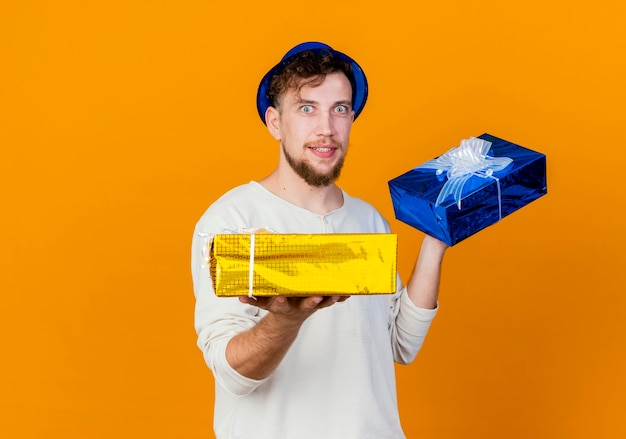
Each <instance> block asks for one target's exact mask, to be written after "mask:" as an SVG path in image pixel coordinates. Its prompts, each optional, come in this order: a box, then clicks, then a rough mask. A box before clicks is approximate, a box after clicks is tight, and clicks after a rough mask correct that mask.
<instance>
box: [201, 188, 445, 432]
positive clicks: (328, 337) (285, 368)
mask: <svg viewBox="0 0 626 439" xmlns="http://www.w3.org/2000/svg"><path fill="white" fill-rule="evenodd" d="M343 196H344V205H343V206H342V207H341V208H339V209H337V210H334V211H332V212H330V213H328V214H325V215H319V214H316V213H313V212H310V211H308V210H306V209H302V208H300V207H298V206H295V205H293V204H290V203H288V202H287V201H285V200H283V199H282V198H280V197H277V196H276V195H274V194H272V193H271V192H269V191H268V190H266V189H265V188H264V187H263V186H261V185H260V184H259V183H256V182H250V183H249V184H246V185H242V186H239V187H237V188H235V189H233V190H231V191H230V192H228V193H226V194H225V195H224V196H223V197H221V198H220V199H219V200H217V201H216V202H215V203H214V204H213V205H212V206H211V207H210V208H209V209H208V210H207V211H206V212H205V214H204V215H203V216H202V218H200V221H199V222H198V224H197V225H196V230H195V233H194V237H193V244H192V256H191V262H192V275H193V283H194V291H195V296H196V310H195V327H196V331H197V333H198V346H199V347H200V349H201V350H202V352H203V353H204V358H205V360H206V362H207V365H208V366H209V368H211V370H212V371H213V375H214V377H215V416H214V429H215V434H216V436H217V438H218V439H231V438H232V439H234V438H254V439H266V438H267V439H308V438H311V439H334V438H336V439H368V438H372V439H387V438H389V439H399V438H404V437H405V436H404V433H403V432H402V428H401V426H400V420H399V416H398V410H397V400H396V381H395V373H394V360H395V361H397V362H399V363H403V364H406V363H410V362H411V361H412V360H413V359H414V358H415V355H416V354H417V352H418V350H419V349H420V347H421V345H422V342H423V340H424V337H425V336H426V333H427V332H428V328H429V326H430V323H431V321H432V319H433V318H434V316H435V314H436V310H429V309H422V308H418V307H416V306H415V305H414V304H413V303H412V302H411V301H410V299H409V298H408V296H407V293H406V288H404V287H403V286H402V283H401V281H400V279H399V278H398V292H397V293H396V294H395V295H373V296H352V297H350V298H349V299H348V300H347V301H345V302H343V303H337V304H335V305H333V306H331V307H329V308H325V309H322V310H319V311H318V312H316V313H314V314H313V315H312V316H311V317H310V318H309V319H308V320H307V321H305V323H304V324H303V326H302V328H301V329H300V332H299V334H298V337H297V338H296V340H295V342H294V343H293V345H292V346H291V348H290V349H289V352H288V353H287V355H286V356H285V358H284V359H283V361H282V362H281V364H280V365H279V366H278V368H277V369H276V371H275V372H274V373H273V374H272V375H271V376H270V377H269V378H267V379H264V380H253V379H249V378H247V377H244V376H242V375H240V374H239V373H237V372H236V371H235V370H234V369H233V368H232V367H230V365H229V364H228V362H227V361H226V356H225V352H226V345H227V343H228V341H229V340H230V338H231V337H232V336H234V335H235V334H237V333H240V332H243V331H245V330H247V329H249V328H251V327H253V326H254V325H255V324H256V323H257V322H258V321H259V320H260V319H261V318H262V317H263V316H264V314H265V313H266V311H264V310H261V309H259V308H257V307H254V306H250V305H246V304H242V303H240V302H239V300H238V299H237V298H225V297H217V296H215V294H214V292H213V287H212V283H211V279H210V275H209V272H208V267H207V266H206V263H205V260H204V258H203V257H202V247H203V245H204V243H205V240H204V238H203V236H205V235H212V234H215V233H223V232H224V231H225V230H235V231H236V230H243V229H250V228H253V229H257V228H267V229H270V230H272V231H275V232H277V233H389V231H390V230H389V224H388V223H387V221H386V220H385V219H384V218H383V217H382V216H381V215H380V214H379V213H378V212H377V211H376V210H375V209H374V207H372V206H371V205H370V204H368V203H366V202H364V201H362V200H360V199H357V198H352V197H350V196H348V194H346V193H345V192H344V193H343Z"/></svg>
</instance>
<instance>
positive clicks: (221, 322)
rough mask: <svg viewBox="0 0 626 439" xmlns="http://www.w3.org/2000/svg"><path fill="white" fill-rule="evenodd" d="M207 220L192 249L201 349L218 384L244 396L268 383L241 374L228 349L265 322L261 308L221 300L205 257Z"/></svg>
mask: <svg viewBox="0 0 626 439" xmlns="http://www.w3.org/2000/svg"><path fill="white" fill-rule="evenodd" d="M208 222H209V221H208V219H207V218H206V216H205V217H203V218H202V219H201V220H200V221H199V222H198V224H197V225H196V228H195V231H194V235H193V239H192V246H191V249H192V250H191V272H192V279H193V287H194V294H195V298H196V305H195V314H194V320H195V329H196V333H197V335H198V347H199V348H200V350H201V351H202V353H203V355H204V359H205V361H206V364H207V365H208V367H209V368H210V369H211V371H212V372H213V375H214V377H215V381H216V383H218V384H219V385H220V386H221V387H222V388H223V389H225V390H226V391H227V392H229V393H231V394H233V395H237V396H241V395H247V394H249V393H251V392H252V391H253V390H254V389H256V388H257V387H258V386H259V385H261V384H262V383H263V382H264V381H265V380H253V379H250V378H247V377H245V376H243V375H241V374H239V373H238V372H237V371H236V370H234V369H233V368H232V367H231V366H230V364H229V363H228V361H226V346H227V345H228V342H229V341H230V339H231V338H232V337H233V336H234V335H236V334H238V333H241V332H244V331H246V330H248V329H250V328H252V327H253V326H254V325H256V324H257V322H258V321H259V320H260V319H261V317H262V316H261V313H260V312H259V311H260V310H259V308H257V307H254V306H250V305H247V304H243V303H241V302H239V300H238V299H237V298H236V297H217V296H216V295H215V291H214V289H213V283H212V281H211V276H210V273H209V267H208V264H207V261H206V258H205V257H204V251H203V250H204V248H205V246H206V245H207V242H208V239H210V238H209V237H210V236H211V233H213V234H215V233H217V231H211V230H208V228H207V227H206V226H205V225H206V224H207V223H208Z"/></svg>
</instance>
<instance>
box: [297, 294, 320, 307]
mask: <svg viewBox="0 0 626 439" xmlns="http://www.w3.org/2000/svg"><path fill="white" fill-rule="evenodd" d="M323 301H324V297H323V296H311V297H307V298H304V299H302V302H301V307H302V309H306V310H313V309H315V308H318V307H319V305H320V304H321V303H322V302H323Z"/></svg>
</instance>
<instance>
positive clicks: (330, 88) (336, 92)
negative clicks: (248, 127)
mask: <svg viewBox="0 0 626 439" xmlns="http://www.w3.org/2000/svg"><path fill="white" fill-rule="evenodd" d="M274 115H275V118H274V120H272V119H270V123H269V124H268V126H269V127H270V131H271V132H272V135H274V137H275V138H276V139H278V140H280V142H281V146H282V153H283V157H281V159H283V158H284V162H286V163H287V164H288V165H289V166H290V167H291V169H292V170H293V171H294V172H295V173H296V174H297V175H299V176H300V177H301V178H303V179H304V180H305V181H306V182H307V183H308V184H309V185H311V186H316V187H320V186H328V185H329V184H331V183H332V182H334V181H335V180H336V179H337V178H338V177H339V173H340V172H341V168H342V166H343V162H344V158H345V156H346V153H347V146H348V139H349V137H350V128H351V127H352V122H353V121H354V111H353V110H352V86H351V85H350V81H349V80H348V78H347V77H346V76H345V75H344V74H343V73H340V72H337V73H332V74H329V75H326V78H325V79H324V81H323V82H322V83H321V84H319V85H315V86H309V85H305V86H304V87H302V88H301V89H300V91H299V93H297V92H296V91H294V90H291V91H289V92H287V93H286V94H285V95H284V96H283V97H282V100H281V103H280V111H279V113H274Z"/></svg>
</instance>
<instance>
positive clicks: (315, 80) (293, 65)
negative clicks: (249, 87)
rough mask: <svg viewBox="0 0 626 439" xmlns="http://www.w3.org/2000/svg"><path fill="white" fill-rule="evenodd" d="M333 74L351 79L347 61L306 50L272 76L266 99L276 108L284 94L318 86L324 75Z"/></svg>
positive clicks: (350, 70)
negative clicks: (340, 74)
mask: <svg viewBox="0 0 626 439" xmlns="http://www.w3.org/2000/svg"><path fill="white" fill-rule="evenodd" d="M335 72H342V73H344V74H345V75H346V77H347V78H352V66H351V65H350V63H348V62H347V61H344V60H342V59H340V58H337V57H334V56H332V54H331V53H330V52H326V51H322V52H320V53H315V52H313V51H310V50H306V51H304V52H301V53H299V54H298V55H297V56H296V57H295V59H292V60H290V61H289V64H287V65H286V66H285V67H284V68H283V69H282V71H281V72H280V73H279V74H277V75H274V76H272V78H271V80H270V86H269V89H268V91H267V97H268V98H269V99H270V100H271V101H272V106H274V107H277V105H278V103H279V102H278V101H279V99H280V97H281V96H283V95H284V94H285V93H286V92H288V91H290V90H295V91H296V92H299V91H300V89H301V88H302V87H304V86H305V85H313V86H315V85H319V84H321V83H322V82H323V81H324V79H325V78H326V75H328V74H329V73H335ZM350 82H351V85H352V88H354V84H352V81H350Z"/></svg>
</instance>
